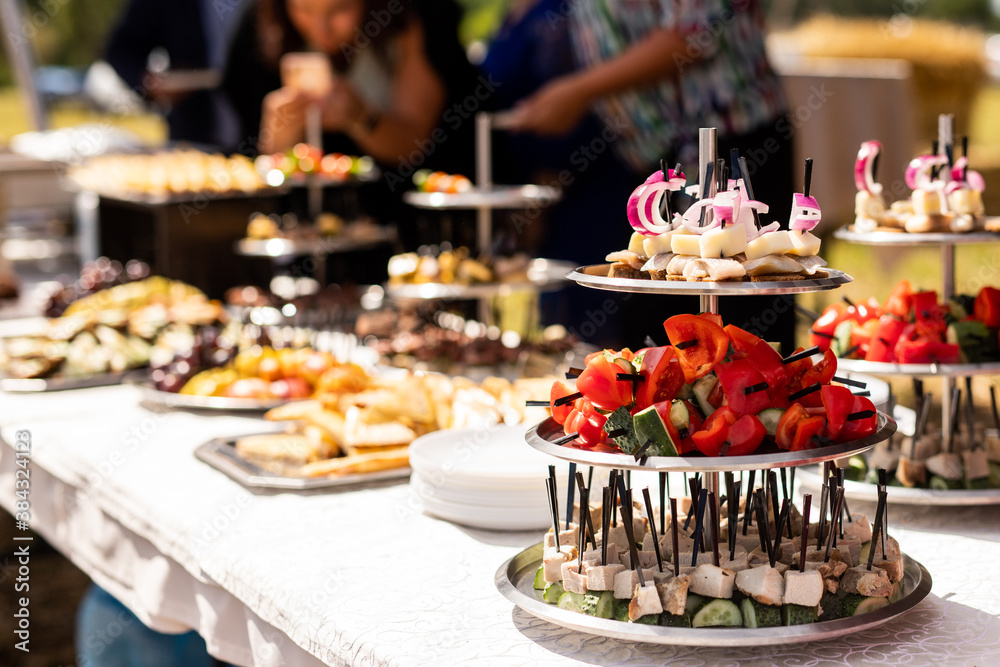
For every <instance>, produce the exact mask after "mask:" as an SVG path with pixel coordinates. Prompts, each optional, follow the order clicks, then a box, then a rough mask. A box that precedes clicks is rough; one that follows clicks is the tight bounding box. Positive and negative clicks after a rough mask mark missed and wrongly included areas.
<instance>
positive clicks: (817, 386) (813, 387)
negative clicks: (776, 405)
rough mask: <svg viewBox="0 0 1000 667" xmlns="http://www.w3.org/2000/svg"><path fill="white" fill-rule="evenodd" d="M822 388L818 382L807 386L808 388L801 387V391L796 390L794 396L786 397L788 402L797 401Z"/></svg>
mask: <svg viewBox="0 0 1000 667" xmlns="http://www.w3.org/2000/svg"><path fill="white" fill-rule="evenodd" d="M822 388H823V385H821V384H820V383H819V382H814V383H812V384H811V385H809V386H808V387H803V388H802V389H800V390H798V391H797V392H795V393H794V394H789V395H788V400H789V401H797V400H799V399H800V398H802V397H803V396H808V395H809V394H811V393H813V392H814V391H819V390H820V389H822Z"/></svg>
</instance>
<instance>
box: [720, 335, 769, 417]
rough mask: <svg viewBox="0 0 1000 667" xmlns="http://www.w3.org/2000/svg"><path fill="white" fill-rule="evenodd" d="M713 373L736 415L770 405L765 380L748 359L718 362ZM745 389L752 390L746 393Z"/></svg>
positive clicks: (751, 412) (753, 411)
mask: <svg viewBox="0 0 1000 667" xmlns="http://www.w3.org/2000/svg"><path fill="white" fill-rule="evenodd" d="M765 344H766V343H765ZM715 374H716V375H718V376H719V382H718V384H720V385H722V390H723V391H724V392H725V395H726V402H727V403H728V404H729V407H730V408H732V409H733V410H735V411H736V413H737V414H738V415H741V416H742V415H755V414H757V413H758V412H760V411H761V410H764V409H765V408H767V407H769V406H770V405H771V398H770V396H768V394H767V388H768V384H767V381H765V380H764V376H763V375H761V374H760V371H758V370H757V369H756V368H754V365H753V364H752V363H750V360H749V359H739V360H737V361H729V362H726V363H723V364H719V365H718V366H716V367H715ZM747 390H753V391H750V393H747Z"/></svg>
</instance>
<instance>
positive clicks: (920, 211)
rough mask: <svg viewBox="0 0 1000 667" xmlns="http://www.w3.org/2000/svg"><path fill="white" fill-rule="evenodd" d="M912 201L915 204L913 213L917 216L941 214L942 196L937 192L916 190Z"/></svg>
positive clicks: (911, 196)
mask: <svg viewBox="0 0 1000 667" xmlns="http://www.w3.org/2000/svg"><path fill="white" fill-rule="evenodd" d="M910 200H911V201H912V202H913V212H914V213H916V214H917V215H934V214H935V213H940V212H941V195H940V194H938V192H937V191H935V190H920V189H917V190H914V191H913V194H912V195H910Z"/></svg>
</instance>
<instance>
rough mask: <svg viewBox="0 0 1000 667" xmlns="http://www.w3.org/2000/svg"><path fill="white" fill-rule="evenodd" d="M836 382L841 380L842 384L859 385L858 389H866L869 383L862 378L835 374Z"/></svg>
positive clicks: (834, 379)
mask: <svg viewBox="0 0 1000 667" xmlns="http://www.w3.org/2000/svg"><path fill="white" fill-rule="evenodd" d="M833 381H834V382H839V383H840V384H843V385H847V386H848V387H857V388H858V389H864V388H866V387H867V386H868V385H867V384H866V383H864V382H862V381H860V380H854V379H852V378H842V377H838V376H836V375H834V376H833Z"/></svg>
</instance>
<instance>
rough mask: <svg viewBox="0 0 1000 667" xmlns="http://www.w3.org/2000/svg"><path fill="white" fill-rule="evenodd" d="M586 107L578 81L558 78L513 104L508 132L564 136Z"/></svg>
mask: <svg viewBox="0 0 1000 667" xmlns="http://www.w3.org/2000/svg"><path fill="white" fill-rule="evenodd" d="M589 106H590V100H589V99H588V97H587V95H586V94H585V93H584V92H583V91H582V90H581V86H580V83H579V79H576V78H574V77H572V76H566V77H562V78H559V79H556V80H554V81H552V82H550V83H548V84H546V85H545V86H543V87H542V88H541V89H539V90H537V91H536V92H535V93H534V94H533V95H532V96H531V97H528V98H526V99H523V100H521V101H520V102H518V103H517V105H516V106H515V107H514V116H513V118H511V129H512V130H514V131H515V132H534V133H535V134H541V135H559V134H566V133H568V132H570V131H571V130H572V129H573V128H575V127H576V126H577V125H578V124H579V122H580V120H581V119H582V118H583V116H584V114H586V113H587V109H588V107H589Z"/></svg>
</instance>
